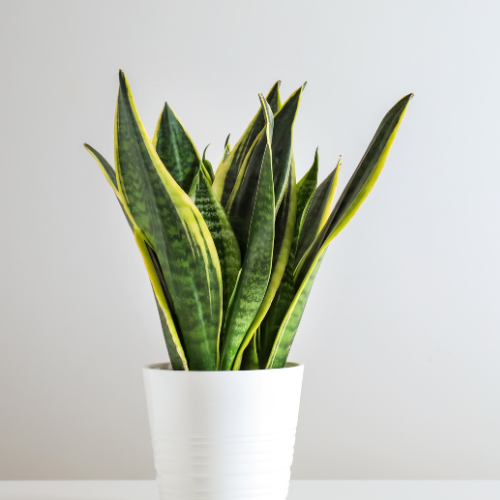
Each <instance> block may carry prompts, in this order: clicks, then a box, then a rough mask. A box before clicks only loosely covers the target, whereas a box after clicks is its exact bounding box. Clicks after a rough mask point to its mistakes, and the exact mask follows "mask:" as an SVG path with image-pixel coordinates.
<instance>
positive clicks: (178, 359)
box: [84, 144, 188, 370]
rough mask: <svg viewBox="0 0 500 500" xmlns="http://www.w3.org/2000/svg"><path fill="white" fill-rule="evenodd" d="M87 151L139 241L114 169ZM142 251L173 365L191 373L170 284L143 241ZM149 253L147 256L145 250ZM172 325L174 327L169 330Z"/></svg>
mask: <svg viewBox="0 0 500 500" xmlns="http://www.w3.org/2000/svg"><path fill="white" fill-rule="evenodd" d="M84 146H85V148H86V149H87V150H88V151H89V152H90V154H91V155H92V156H93V157H94V158H95V159H96V160H97V163H98V164H99V165H100V166H101V169H102V170H103V172H104V175H105V177H106V179H107V180H108V182H109V184H110V185H111V186H112V187H113V190H114V191H115V194H116V197H117V199H118V203H119V204H120V206H121V208H122V210H123V213H124V214H125V217H126V218H127V222H128V223H129V226H130V229H132V232H133V233H136V240H137V238H138V237H139V236H138V235H140V234H141V233H140V230H139V229H138V228H137V227H134V225H135V223H134V221H133V220H132V216H131V215H130V213H127V210H128V208H127V207H126V206H125V205H124V204H123V203H122V202H121V194H120V192H119V190H118V182H117V180H116V174H115V171H114V169H113V167H112V166H111V165H110V164H109V163H108V162H107V161H106V159H105V158H104V157H103V156H102V155H101V154H100V153H98V152H97V151H96V150H95V149H94V148H93V147H92V146H89V145H88V144H84ZM138 246H139V249H140V250H141V253H142V255H143V258H144V262H145V264H146V270H147V271H148V274H149V276H150V280H151V284H152V287H153V293H154V296H155V300H156V305H157V307H158V313H159V315H160V322H161V327H162V330H163V336H164V338H165V343H166V345H167V351H168V355H169V358H170V362H171V363H172V368H173V369H174V370H187V369H188V365H187V360H186V356H185V354H184V348H183V347H182V339H180V328H179V324H178V321H177V317H176V316H175V312H174V309H173V302H172V298H171V297H170V294H169V292H168V289H167V284H166V282H165V278H164V276H163V272H162V270H161V266H160V263H159V261H158V257H157V256H156V254H155V252H154V250H153V249H152V248H151V247H150V246H149V245H147V243H146V242H145V240H144V238H143V237H139V241H138ZM146 249H147V254H146V253H145V250H146ZM169 325H170V326H169Z"/></svg>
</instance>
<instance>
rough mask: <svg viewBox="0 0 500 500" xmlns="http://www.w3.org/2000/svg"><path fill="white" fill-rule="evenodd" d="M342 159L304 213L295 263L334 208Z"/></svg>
mask: <svg viewBox="0 0 500 500" xmlns="http://www.w3.org/2000/svg"><path fill="white" fill-rule="evenodd" d="M340 167H341V161H340V159H339V161H338V163H337V166H336V167H335V168H334V169H333V171H332V172H331V173H330V174H329V175H328V176H327V177H326V179H325V180H324V181H323V182H322V183H321V184H320V185H319V186H318V187H317V189H316V191H315V192H314V195H313V197H312V200H311V203H310V205H309V207H308V208H307V212H305V213H304V215H305V216H304V217H303V221H301V226H300V228H301V229H300V233H299V241H298V245H297V253H296V255H295V265H297V264H298V263H299V261H300V259H301V258H302V256H303V255H304V253H305V252H306V250H307V249H308V248H309V247H310V246H311V244H312V243H313V241H314V239H315V238H316V236H317V235H318V233H319V231H320V230H321V228H322V227H323V226H324V225H325V223H326V221H327V219H328V216H329V215H330V210H331V208H332V203H333V197H334V196H335V190H336V189H337V183H338V180H339V171H340Z"/></svg>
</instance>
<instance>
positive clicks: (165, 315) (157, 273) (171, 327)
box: [134, 229, 189, 370]
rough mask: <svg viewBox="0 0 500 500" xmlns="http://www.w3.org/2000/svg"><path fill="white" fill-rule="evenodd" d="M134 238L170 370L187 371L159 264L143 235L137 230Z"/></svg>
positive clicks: (184, 356) (177, 327) (176, 325)
mask: <svg viewBox="0 0 500 500" xmlns="http://www.w3.org/2000/svg"><path fill="white" fill-rule="evenodd" d="M134 236H135V240H136V243H137V246H138V247H139V250H140V252H141V255H142V258H143V259H144V264H145V265H146V270H147V272H148V275H149V279H150V280H151V285H152V286H153V291H154V294H155V298H156V305H157V306H158V311H159V313H160V321H161V325H162V329H163V333H164V336H165V343H166V345H167V351H168V356H169V358H170V362H171V363H172V368H173V369H174V370H188V369H189V367H188V363H187V359H186V355H185V353H184V349H183V347H182V344H181V340H180V338H179V326H178V324H176V321H175V319H174V318H173V316H172V312H171V307H169V305H168V301H167V294H166V284H165V282H164V280H163V274H162V272H161V270H160V269H159V268H158V266H159V262H158V261H157V259H156V255H155V254H154V251H153V250H152V249H151V248H150V247H148V244H147V242H146V240H145V238H144V235H143V234H142V233H141V232H140V230H138V229H137V230H136V231H135V232H134Z"/></svg>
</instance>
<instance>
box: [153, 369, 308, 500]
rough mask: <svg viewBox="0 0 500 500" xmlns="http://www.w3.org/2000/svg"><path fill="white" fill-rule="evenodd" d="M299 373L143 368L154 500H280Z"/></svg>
mask: <svg viewBox="0 0 500 500" xmlns="http://www.w3.org/2000/svg"><path fill="white" fill-rule="evenodd" d="M303 371H304V367H303V365H296V364H292V363H288V364H287V367H286V368H280V369H273V370H251V371H219V372H195V371H187V372H185V371H174V370H172V369H170V365H169V364H167V363H165V364H157V365H151V366H148V367H146V368H144V382H145V386H146V397H147V403H148V413H149V423H150V427H151V435H152V440H153V449H154V458H155V466H156V472H157V476H156V477H157V482H158V489H159V492H160V498H161V500H236V499H237V500H285V499H286V496H287V494H288V485H289V481H290V466H291V464H292V459H293V449H294V445H295V430H296V427H297V419H298V415H299V403H300V392H301V388H302V375H303Z"/></svg>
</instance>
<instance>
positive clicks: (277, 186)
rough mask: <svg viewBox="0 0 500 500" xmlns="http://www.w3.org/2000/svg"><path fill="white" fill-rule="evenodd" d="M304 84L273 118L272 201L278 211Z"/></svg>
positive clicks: (284, 188)
mask: <svg viewBox="0 0 500 500" xmlns="http://www.w3.org/2000/svg"><path fill="white" fill-rule="evenodd" d="M305 86H306V84H305V83H304V85H302V87H300V88H298V89H297V90H296V91H295V92H294V93H293V94H292V95H291V96H290V97H289V98H288V100H287V101H286V102H285V104H283V106H282V108H281V109H280V110H279V111H278V113H276V115H275V117H274V131H273V179H274V201H275V204H276V211H277V210H278V208H279V206H280V205H281V202H282V201H283V196H284V194H285V190H286V186H287V182H288V177H289V175H290V163H291V161H290V160H291V157H292V142H293V125H294V123H295V118H296V116H297V111H298V109H299V104H300V98H301V96H302V91H303V90H304V88H305Z"/></svg>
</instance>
